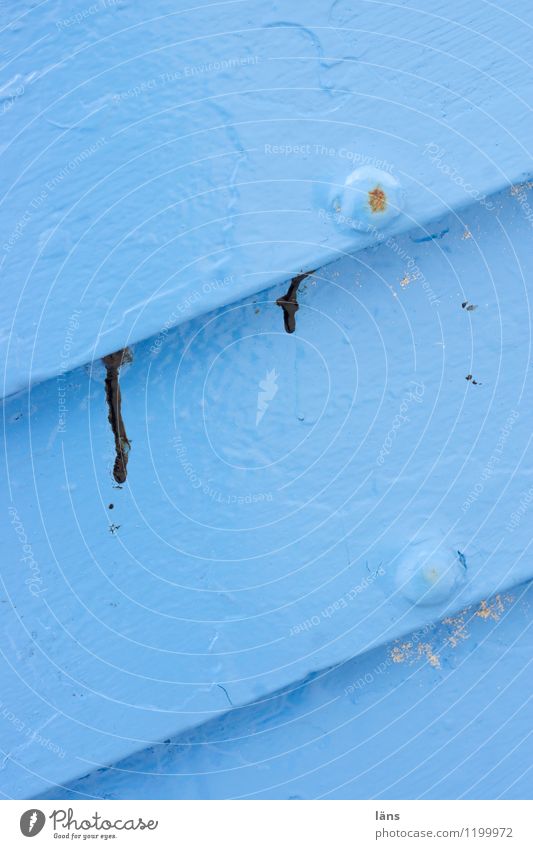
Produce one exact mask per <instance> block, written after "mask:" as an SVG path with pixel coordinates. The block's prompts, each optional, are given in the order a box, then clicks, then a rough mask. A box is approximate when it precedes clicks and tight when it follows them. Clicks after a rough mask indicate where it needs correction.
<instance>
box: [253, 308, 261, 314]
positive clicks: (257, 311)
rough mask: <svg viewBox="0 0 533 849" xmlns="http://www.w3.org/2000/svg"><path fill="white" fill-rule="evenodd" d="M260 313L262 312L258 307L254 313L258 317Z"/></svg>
mask: <svg viewBox="0 0 533 849" xmlns="http://www.w3.org/2000/svg"><path fill="white" fill-rule="evenodd" d="M260 312H261V310H260V309H258V308H257V307H256V308H255V310H254V313H255V314H256V315H259V313H260Z"/></svg>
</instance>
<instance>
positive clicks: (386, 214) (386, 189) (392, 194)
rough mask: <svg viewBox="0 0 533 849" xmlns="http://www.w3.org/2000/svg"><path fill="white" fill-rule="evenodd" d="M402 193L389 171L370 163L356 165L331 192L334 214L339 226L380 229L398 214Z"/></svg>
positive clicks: (371, 229)
mask: <svg viewBox="0 0 533 849" xmlns="http://www.w3.org/2000/svg"><path fill="white" fill-rule="evenodd" d="M402 206H403V197H402V191H401V187H400V184H399V182H398V180H397V179H396V178H395V177H393V176H392V174H389V172H388V171H380V170H379V169H378V168H373V167H372V166H370V165H367V166H365V167H364V168H357V169H356V170H355V171H352V173H351V174H350V175H349V176H348V177H347V178H346V181H345V183H344V186H343V188H342V189H341V190H340V191H337V192H335V193H334V196H333V199H332V208H333V214H334V216H335V219H336V221H337V223H338V224H339V225H340V226H342V227H347V228H351V229H353V230H362V231H364V232H372V231H373V230H374V229H377V230H381V229H383V228H384V227H386V226H387V225H388V224H390V222H391V221H393V220H394V219H395V218H397V216H398V215H399V214H400V212H401V210H402Z"/></svg>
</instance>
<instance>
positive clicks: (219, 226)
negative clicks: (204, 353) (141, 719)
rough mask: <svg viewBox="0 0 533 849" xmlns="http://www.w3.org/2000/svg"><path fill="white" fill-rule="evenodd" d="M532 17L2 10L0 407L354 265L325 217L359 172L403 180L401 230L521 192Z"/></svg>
mask: <svg viewBox="0 0 533 849" xmlns="http://www.w3.org/2000/svg"><path fill="white" fill-rule="evenodd" d="M500 5H503V4H500ZM530 15H531V7H530V0H514V2H513V3H512V4H511V7H510V8H509V9H507V8H498V6H497V5H494V4H489V5H488V6H487V4H486V3H485V2H481V0H475V2H471V3H469V4H467V5H465V3H464V2H463V0H437V2H434V3H432V4H431V7H430V8H429V7H426V5H425V4H423V3H416V4H411V3H409V2H405V1H404V0H401V2H399V3H398V2H397V3H392V4H390V3H383V4H378V6H377V7H376V5H375V4H374V3H371V2H360V3H359V2H358V3H353V2H349V0H331V2H327V3H324V2H323V0H309V2H306V3H305V4H298V3H291V4H287V3H278V2H274V3H272V2H271V0H251V1H250V2H240V1H239V0H235V2H220V3H214V4H213V3H209V4H208V3H205V2H200V3H195V4H191V3H189V2H186V3H185V2H183V0H180V2H176V0H172V2H171V0H157V3H155V4H150V5H149V7H148V8H147V7H146V5H143V4H139V3H135V2H130V0H116V2H106V3H103V2H102V3H97V2H95V3H93V4H91V3H90V2H89V0H59V2H54V3H50V2H45V3H37V4H33V5H32V6H31V7H27V8H26V6H23V7H20V8H19V6H18V5H17V4H16V3H8V4H6V9H5V15H4V19H5V26H6V29H5V30H4V37H3V41H4V47H3V49H4V59H5V67H4V69H3V71H2V79H1V92H0V95H1V97H2V100H1V103H0V108H1V111H2V137H3V147H2V151H1V164H2V168H1V169H0V171H1V174H2V176H1V194H2V210H3V213H2V215H3V217H2V220H1V229H2V234H3V235H2V242H1V244H0V254H1V255H0V263H1V268H2V280H3V281H8V284H9V285H7V286H4V287H3V297H2V299H1V302H0V346H1V347H0V359H1V360H2V362H3V364H4V369H3V381H2V388H1V390H0V391H1V393H2V394H4V395H5V394H9V393H12V392H15V391H17V390H20V389H24V388H25V387H27V386H28V384H29V382H35V381H39V380H43V379H45V378H49V377H52V376H55V375H57V374H60V373H64V372H66V371H68V370H69V369H72V368H73V367H75V366H80V365H83V364H84V363H86V362H90V361H92V360H93V359H96V358H99V357H102V356H104V355H107V354H109V353H110V352H112V351H116V350H119V349H120V348H123V347H124V346H125V345H130V344H133V343H135V342H136V341H138V340H140V339H146V338H148V337H150V336H151V335H155V334H157V333H159V332H160V330H161V328H162V327H165V326H170V325H173V324H178V323H180V322H182V321H184V320H186V319H188V318H192V317H194V316H195V315H199V314H202V313H205V312H206V311H207V310H210V309H213V308H215V307H217V306H219V305H221V304H227V303H230V302H235V301H237V300H238V299H239V298H241V297H243V296H245V295H248V294H250V293H251V292H257V291H260V290H261V289H264V288H265V287H266V286H269V285H273V284H274V283H282V282H285V281H287V280H289V279H290V278H291V277H292V276H293V275H294V274H296V273H298V271H299V270H300V269H302V268H309V267H320V266H321V265H323V264H324V263H326V262H329V261H331V260H333V259H336V258H337V257H338V256H339V251H340V252H341V253H342V252H343V251H352V250H354V249H356V248H362V247H364V246H365V245H366V244H368V243H369V241H371V240H372V234H369V233H368V232H358V231H357V230H354V229H353V228H352V227H350V226H348V227H345V226H344V223H343V222H339V221H337V220H336V219H335V216H334V215H333V214H332V213H333V209H332V208H331V207H330V198H331V193H332V191H334V190H335V189H336V188H338V189H340V188H341V187H342V186H343V184H344V182H345V180H346V178H347V177H348V175H349V174H350V173H351V172H352V171H353V170H354V169H355V168H359V167H361V166H362V167H365V166H372V167H375V168H378V169H381V170H383V171H385V172H388V173H391V174H393V175H394V176H395V177H396V178H397V179H398V180H399V183H400V184H401V186H402V190H403V192H404V194H405V201H406V206H405V214H404V215H402V216H400V217H399V218H398V219H397V220H395V222H394V227H395V228H396V229H403V230H405V229H406V228H410V227H412V226H413V225H414V224H416V223H418V224H423V223H424V222H425V221H428V220H430V219H431V218H433V217H435V216H438V215H440V214H442V213H443V212H445V211H447V210H448V209H454V208H457V207H458V206H461V205H464V204H466V203H471V202H472V201H475V200H476V199H480V198H481V197H482V196H483V195H487V194H489V193H490V192H492V191H496V190H498V189H500V188H502V187H503V186H505V185H506V184H507V185H510V184H511V183H514V182H516V181H517V180H519V179H521V178H522V177H525V176H527V172H529V170H530V169H531V139H532V138H533V112H532V111H531V108H530V105H531V103H532V102H533V71H532V68H531V63H530V58H531V55H532V52H533V51H532V45H533V36H532V31H531V27H530V25H529V23H527V22H528V21H529V18H530ZM524 21H525V22H526V23H524ZM29 45H31V49H29V48H28V46H29ZM378 206H379V204H378ZM382 215H383V212H381V213H376V215H374V216H373V218H374V219H376V221H374V222H373V223H375V224H376V223H378V221H377V219H378V218H379V217H380V216H382ZM74 315H75V316H76V319H75V322H74V324H75V327H74V329H73V328H72V326H71V325H72V324H73V321H72V317H73V316H74Z"/></svg>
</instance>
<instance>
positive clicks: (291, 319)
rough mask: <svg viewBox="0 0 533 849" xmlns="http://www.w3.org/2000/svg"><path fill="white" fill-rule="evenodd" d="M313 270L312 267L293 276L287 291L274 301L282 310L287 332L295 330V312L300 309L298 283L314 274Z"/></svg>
mask: <svg viewBox="0 0 533 849" xmlns="http://www.w3.org/2000/svg"><path fill="white" fill-rule="evenodd" d="M315 271H316V269H313V271H306V272H305V274H298V275H297V277H293V278H292V280H291V283H290V286H289V290H288V292H287V293H286V294H285V295H283V296H282V297H281V298H278V299H277V301H276V304H277V305H278V307H281V309H282V310H283V322H284V324H285V330H286V331H287V333H294V331H295V330H296V313H297V312H298V310H299V309H300V305H299V303H298V288H299V286H300V283H301V282H302V280H305V278H306V277H309V275H310V274H314V273H315Z"/></svg>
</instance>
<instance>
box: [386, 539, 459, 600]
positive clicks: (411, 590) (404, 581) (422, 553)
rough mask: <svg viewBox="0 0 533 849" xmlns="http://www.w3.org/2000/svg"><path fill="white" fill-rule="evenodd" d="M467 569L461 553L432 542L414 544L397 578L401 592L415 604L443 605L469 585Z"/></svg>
mask: <svg viewBox="0 0 533 849" xmlns="http://www.w3.org/2000/svg"><path fill="white" fill-rule="evenodd" d="M466 579H467V567H466V560H465V557H464V555H463V554H462V553H461V552H460V551H453V550H450V549H448V548H443V547H438V546H435V545H434V544H433V545H432V544H431V543H426V544H418V545H414V546H413V549H412V551H410V552H408V553H407V554H406V556H405V558H404V559H403V560H402V563H401V564H400V567H399V569H398V572H397V575H396V584H397V586H398V589H399V590H400V592H401V593H402V595H404V596H405V597H406V598H407V599H409V601H411V602H412V603H413V604H416V605H423V606H425V605H431V604H443V603H444V602H448V601H450V600H451V599H453V598H454V597H455V596H456V595H457V594H458V593H459V591H460V590H461V588H462V587H463V586H464V584H465V583H466Z"/></svg>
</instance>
